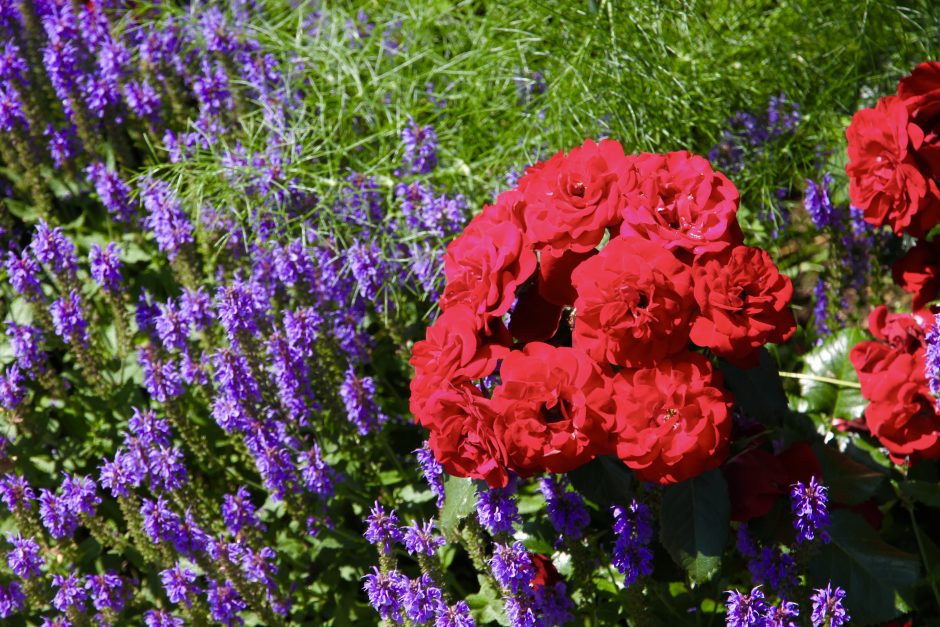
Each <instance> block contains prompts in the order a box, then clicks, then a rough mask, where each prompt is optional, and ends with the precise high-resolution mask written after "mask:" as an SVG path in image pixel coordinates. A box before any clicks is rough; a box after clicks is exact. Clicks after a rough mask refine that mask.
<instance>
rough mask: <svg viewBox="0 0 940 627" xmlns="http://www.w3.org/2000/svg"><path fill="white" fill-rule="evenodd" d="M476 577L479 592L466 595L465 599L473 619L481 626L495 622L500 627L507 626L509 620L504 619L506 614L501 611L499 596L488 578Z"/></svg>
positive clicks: (501, 604) (501, 605) (501, 603)
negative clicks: (501, 626)
mask: <svg viewBox="0 0 940 627" xmlns="http://www.w3.org/2000/svg"><path fill="white" fill-rule="evenodd" d="M477 577H478V579H479V581H480V591H479V592H476V593H474V594H468V595H467V599H466V601H467V605H469V606H470V612H471V614H473V618H474V619H475V620H476V621H477V622H478V623H482V624H485V623H492V622H497V623H499V624H500V625H508V624H509V620H508V618H507V617H506V612H504V611H503V602H502V600H501V599H500V595H498V594H496V591H495V590H493V587H492V586H491V585H490V582H489V579H488V578H486V577H483V576H482V575H478V576H477Z"/></svg>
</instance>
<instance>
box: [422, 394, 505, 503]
mask: <svg viewBox="0 0 940 627" xmlns="http://www.w3.org/2000/svg"><path fill="white" fill-rule="evenodd" d="M427 408H428V409H427V411H426V412H425V415H424V416H422V418H421V424H422V425H423V426H424V427H427V428H428V429H429V430H430V435H429V437H428V443H429V445H430V447H431V451H432V452H433V453H434V457H435V458H436V459H437V461H439V462H440V463H441V465H442V466H443V467H444V470H446V471H447V473H448V474H450V475H453V476H455V477H470V478H473V479H483V480H484V481H486V482H487V484H488V485H489V486H490V487H504V486H505V485H506V484H507V483H508V481H509V472H508V469H507V466H506V464H507V461H508V460H507V457H506V449H505V447H504V446H503V444H502V442H501V441H500V439H499V438H498V437H497V435H496V432H495V431H494V423H495V421H496V418H497V416H496V412H495V410H494V409H493V406H492V403H491V402H490V400H489V399H487V398H486V397H484V396H483V395H482V394H481V393H480V390H479V389H478V388H476V387H474V386H473V385H470V384H469V383H464V384H461V385H456V386H453V385H451V386H446V387H445V388H444V389H441V390H439V391H438V392H436V393H435V394H433V395H432V396H431V398H430V399H429V401H428V403H427Z"/></svg>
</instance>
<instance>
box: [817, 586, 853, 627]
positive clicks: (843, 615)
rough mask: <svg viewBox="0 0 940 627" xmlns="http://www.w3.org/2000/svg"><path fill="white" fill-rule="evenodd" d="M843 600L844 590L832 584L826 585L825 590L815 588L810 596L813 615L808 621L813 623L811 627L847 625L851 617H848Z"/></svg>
mask: <svg viewBox="0 0 940 627" xmlns="http://www.w3.org/2000/svg"><path fill="white" fill-rule="evenodd" d="M844 598H845V590H843V589H842V588H840V587H838V586H836V588H835V589H833V588H832V584H831V583H828V584H826V587H825V588H816V589H815V592H814V593H813V594H812V595H810V599H811V600H812V602H813V614H812V616H811V617H810V619H811V620H812V621H813V627H822V626H823V625H826V627H841V626H842V625H845V624H847V623H848V622H849V621H850V620H852V617H851V616H849V614H848V612H847V611H846V609H845V607H843V605H842V600H843V599H844Z"/></svg>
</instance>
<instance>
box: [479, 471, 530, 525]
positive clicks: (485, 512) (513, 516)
mask: <svg viewBox="0 0 940 627" xmlns="http://www.w3.org/2000/svg"><path fill="white" fill-rule="evenodd" d="M515 491H516V481H515V478H513V479H511V480H510V482H509V484H508V485H507V486H506V487H505V488H482V489H480V490H478V491H477V518H478V519H479V521H480V524H481V525H483V526H484V527H486V530H487V531H489V532H490V533H491V534H493V535H494V536H495V535H497V534H500V533H506V534H512V532H513V524H515V523H521V522H522V518H521V517H520V516H519V508H518V507H517V506H516V500H515V499H514V498H513V493H514V492H515Z"/></svg>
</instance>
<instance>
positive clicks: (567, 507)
mask: <svg viewBox="0 0 940 627" xmlns="http://www.w3.org/2000/svg"><path fill="white" fill-rule="evenodd" d="M568 485H569V484H568V480H567V478H564V477H562V478H560V479H559V478H556V476H555V475H548V476H546V477H544V478H543V479H542V480H541V481H540V482H539V490H540V491H541V492H542V495H543V496H544V497H545V503H546V505H547V508H548V519H549V521H551V523H552V526H553V527H555V531H557V532H558V533H559V534H560V535H561V537H562V538H566V539H571V540H578V539H580V538H581V537H582V536H583V535H584V528H585V527H587V526H588V524H590V522H591V516H590V515H589V514H588V511H587V508H586V507H585V506H584V499H583V498H581V495H580V494H578V493H577V492H572V491H570V490H568V489H567V488H568Z"/></svg>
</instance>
